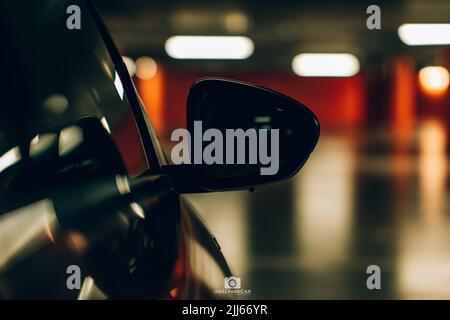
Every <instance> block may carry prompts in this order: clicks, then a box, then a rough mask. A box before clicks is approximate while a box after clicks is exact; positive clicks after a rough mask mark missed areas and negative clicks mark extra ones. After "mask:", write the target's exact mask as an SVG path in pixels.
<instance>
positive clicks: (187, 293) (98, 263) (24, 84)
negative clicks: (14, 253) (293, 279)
mask: <svg viewBox="0 0 450 320" xmlns="http://www.w3.org/2000/svg"><path fill="white" fill-rule="evenodd" d="M73 4H76V5H78V6H79V7H80V8H81V12H82V14H83V25H82V28H83V29H82V32H80V31H77V30H73V31H72V30H69V29H67V28H66V27H65V23H66V19H67V14H66V10H65V8H66V7H68V6H69V5H73ZM23 5H24V4H23V3H18V2H14V1H6V2H2V4H1V7H2V8H1V12H2V13H1V14H0V15H1V30H2V31H1V32H2V34H1V36H2V38H3V39H2V41H4V42H3V43H4V45H3V49H2V50H1V52H2V70H3V75H2V88H3V90H2V93H3V96H4V99H3V106H2V111H1V112H2V115H1V120H0V121H1V122H2V123H1V127H2V129H1V131H2V132H1V135H0V140H1V142H0V144H1V151H0V153H1V155H4V154H5V153H7V152H8V151H10V150H13V151H10V154H11V152H18V153H20V152H21V151H20V150H22V155H21V156H19V157H20V158H21V159H20V161H18V163H23V162H26V161H27V160H26V158H28V157H29V156H30V155H29V154H28V155H25V152H23V150H24V148H23V144H29V145H31V144H32V143H31V140H32V139H33V137H36V136H39V135H40V138H41V139H40V143H43V142H42V141H45V139H43V137H44V136H45V134H46V133H50V132H60V130H61V128H63V127H65V126H67V125H70V124H73V123H75V122H77V121H79V119H84V118H92V119H97V120H98V121H100V123H102V125H103V126H104V127H107V129H108V130H109V131H110V134H111V137H112V140H113V141H114V144H115V147H116V148H117V150H118V151H119V153H120V156H121V158H122V159H123V162H124V167H123V168H121V169H118V170H119V171H120V170H123V173H124V174H127V175H130V176H139V175H141V174H143V173H144V172H145V173H149V172H150V173H151V174H155V175H156V174H158V173H161V167H162V166H163V165H164V164H166V163H167V162H166V158H165V156H164V154H163V152H162V149H161V147H160V145H159V142H158V139H157V137H156V134H155V132H154V130H153V127H152V125H151V123H150V120H149V119H148V117H147V115H146V113H145V111H144V108H143V105H142V102H141V100H140V99H139V96H138V94H137V93H136V90H135V88H134V85H133V83H132V81H131V79H130V77H129V76H128V73H127V70H126V67H125V65H124V63H123V61H122V58H121V56H120V55H119V52H118V51H117V49H116V48H115V46H114V43H113V42H112V40H111V38H110V36H109V34H108V32H107V31H106V28H105V27H104V25H103V23H102V21H101V19H100V18H99V16H98V14H97V13H96V11H95V9H94V7H93V5H92V3H90V2H89V1H87V2H84V1H51V2H49V1H36V2H32V3H29V4H26V6H27V7H28V8H27V10H23ZM3 82H5V83H3ZM60 137H61V135H60ZM93 149H94V152H96V151H95V149H98V150H97V151H98V152H103V153H104V152H107V151H105V150H101V149H102V146H101V145H96V146H93ZM14 150H15V151H14ZM49 157H50V158H51V156H49ZM50 158H46V160H45V161H43V164H42V165H38V167H39V169H36V171H37V172H36V171H35V170H34V169H33V170H30V169H27V168H26V167H27V166H26V165H23V166H22V165H18V164H17V163H16V167H19V168H18V170H16V171H15V172H11V170H9V171H8V168H2V172H1V175H2V176H1V177H2V187H3V191H2V192H1V193H2V196H3V197H2V204H3V205H5V204H7V202H8V201H9V199H8V196H6V194H8V193H9V194H11V193H13V192H12V191H11V189H15V190H16V191H15V192H17V193H22V195H23V186H27V187H30V186H31V185H33V184H35V185H36V186H37V188H44V186H45V185H47V186H50V185H51V184H52V183H53V182H54V181H55V180H52V179H51V178H50V176H53V175H55V176H57V175H58V174H59V173H57V172H56V171H58V170H60V171H61V168H59V163H58V161H59V160H54V162H53V163H52V161H53V160H49V159H50ZM79 160H80V159H78V160H74V162H76V161H79ZM105 162H108V160H106V161H105ZM63 166H64V167H66V170H69V171H70V170H72V169H70V166H79V165H78V164H75V163H72V164H69V163H66V164H64V165H63ZM105 166H109V164H108V165H105ZM57 168H58V169H57ZM67 168H69V169H67ZM78 170H81V171H83V170H84V169H82V168H80V167H79V168H78ZM86 170H87V169H86ZM89 170H90V169H89ZM114 170H115V169H114ZM87 174H92V173H87ZM76 175H77V176H80V173H79V172H78V173H77V174H76ZM7 176H8V177H7ZM19 180H21V181H19ZM50 180H52V182H50ZM66 182H67V183H69V182H68V181H66ZM38 198H39V196H37V197H36V199H35V200H37V199H38ZM27 201H28V202H33V201H34V200H33V201H32V200H26V201H25V202H27ZM157 201H158V203H159V204H158V208H161V209H158V208H156V207H155V206H152V209H151V210H152V220H153V224H154V227H153V230H152V231H151V230H147V231H145V237H146V238H147V237H151V238H152V239H151V241H152V242H154V243H153V251H154V253H152V254H148V252H147V258H146V259H148V257H149V256H152V255H157V256H158V259H157V260H158V261H159V263H156V264H155V263H149V265H148V266H149V267H150V268H152V269H153V271H152V272H149V273H148V274H147V275H146V277H145V278H146V279H152V281H149V282H153V283H158V285H149V286H143V288H145V290H144V289H142V290H135V289H134V288H121V290H115V289H117V288H115V289H114V288H113V289H111V290H110V291H109V292H108V289H105V288H102V289H99V288H98V286H95V285H94V286H93V282H94V281H91V280H92V277H91V276H92V275H93V274H96V275H99V274H100V276H99V277H100V278H101V279H102V280H98V279H99V278H98V279H96V281H95V283H96V284H97V283H98V282H99V281H104V282H108V281H110V279H108V276H109V275H111V278H114V279H116V278H118V276H117V274H122V273H123V274H125V277H126V276H127V275H126V271H129V268H127V267H124V269H123V270H121V271H118V270H114V268H111V265H109V264H107V263H105V261H107V260H108V259H109V258H108V257H105V256H104V255H102V258H101V259H99V258H95V259H92V261H90V262H89V263H86V265H87V264H89V265H90V266H89V267H87V266H86V267H85V268H86V269H89V270H90V271H86V272H83V274H84V276H85V277H86V278H87V281H85V286H84V287H83V288H82V289H80V290H78V289H75V290H72V291H71V290H67V288H66V286H65V283H66V281H65V279H66V278H67V274H66V266H67V265H71V264H80V263H81V264H83V263H85V262H83V261H79V260H78V259H77V258H74V256H73V254H68V255H67V257H65V252H66V251H71V250H67V247H66V246H62V247H63V248H60V247H58V246H57V245H51V246H50V247H46V248H45V249H42V248H39V249H36V252H33V254H29V255H26V258H23V259H21V260H20V261H18V262H15V263H14V264H13V265H14V267H8V268H7V267H6V266H5V265H3V270H2V273H1V274H0V296H1V297H4V298H68V299H71V298H77V297H78V298H83V299H85V298H102V297H108V298H131V297H137V298H200V297H208V295H209V294H210V292H209V290H208V289H207V288H209V287H210V284H208V283H207V279H209V281H210V280H211V279H213V278H214V277H217V280H216V283H220V284H223V277H224V275H226V273H229V270H228V267H227V265H226V262H225V259H224V258H223V255H222V254H221V252H220V249H219V247H218V245H217V243H216V241H215V239H214V238H213V237H212V235H210V234H209V232H208V231H207V229H206V227H205V226H204V224H203V223H202V222H201V220H200V219H199V218H198V216H197V214H196V212H195V210H194V209H193V208H192V206H190V205H189V204H188V203H187V201H186V200H185V199H183V198H181V199H180V196H179V195H178V194H176V193H171V194H168V195H166V196H164V197H161V198H158V199H157ZM158 210H160V211H158ZM155 217H157V218H155ZM137 223H139V221H138V222H137ZM156 226H157V227H156ZM135 227H136V229H139V228H141V226H137V225H136V226H135ZM3 236H4V235H3ZM5 237H6V236H5ZM0 239H2V235H0ZM141 240H142V239H141ZM141 240H138V241H137V242H136V243H133V244H132V246H139V245H140V244H139V243H138V242H139V241H141ZM142 241H143V240H142ZM146 241H150V240H148V239H146ZM112 242H114V240H112ZM110 243H111V242H110ZM11 246H14V243H13V244H11V243H10V242H8V241H6V240H5V241H3V243H2V244H0V256H3V258H5V256H7V255H8V252H9V251H8V250H10V248H11ZM69 247H70V245H69ZM17 250H19V249H17ZM20 250H28V249H27V247H23V248H21V249H20ZM2 251H3V253H2V254H1V252H2ZM100 251H101V250H100ZM148 251H152V250H148ZM194 251H196V253H194ZM202 254H204V255H206V256H209V257H212V258H211V259H212V261H216V262H215V263H216V264H217V266H218V268H217V270H218V272H217V274H216V275H214V277H211V276H208V277H207V278H206V279H199V275H202V274H205V271H204V270H198V267H199V266H200V265H201V263H198V262H197V263H196V262H195V261H194V259H193V258H192V257H194V256H196V257H198V256H200V255H202ZM63 257H64V258H63ZM5 259H6V258H5ZM66 259H67V260H66ZM132 259H133V257H131V256H130V257H127V258H126V260H127V261H131V260H132ZM102 260H103V261H102ZM155 260H156V259H155ZM142 263H144V262H142ZM144 264H145V263H144ZM133 267H135V266H133ZM83 268H84V267H83V266H82V267H81V269H82V270H83ZM209 269H211V268H209ZM122 271H123V272H122ZM223 272H225V273H223ZM37 278H41V279H42V281H43V284H42V285H40V284H39V283H36V281H31V279H37ZM119 278H120V277H119ZM155 279H157V280H155ZM111 281H113V280H111ZM120 281H121V280H119V281H118V282H120ZM127 281H128V282H133V281H135V282H136V283H138V282H142V278H141V277H139V280H130V279H127ZM28 283H31V284H28ZM49 283H51V285H49ZM58 283H59V285H58ZM100 287H102V286H100ZM220 288H221V287H219V289H220ZM105 290H106V292H104V291H105ZM119 291H120V292H119ZM125 292H126V294H125Z"/></svg>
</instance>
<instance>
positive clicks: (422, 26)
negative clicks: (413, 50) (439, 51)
mask: <svg viewBox="0 0 450 320" xmlns="http://www.w3.org/2000/svg"><path fill="white" fill-rule="evenodd" d="M398 36H399V37H400V39H401V40H402V41H403V42H404V43H405V44H407V45H409V46H426V45H446V44H450V24H448V23H447V24H446V23H406V24H402V25H401V26H400V27H399V28H398Z"/></svg>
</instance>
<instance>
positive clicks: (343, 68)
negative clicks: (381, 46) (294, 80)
mask: <svg viewBox="0 0 450 320" xmlns="http://www.w3.org/2000/svg"><path fill="white" fill-rule="evenodd" d="M292 69H293V70H294V72H295V74H297V75H299V76H303V77H351V76H354V75H355V74H357V73H358V71H359V61H358V59H357V58H356V57H355V56H354V55H352V54H349V53H302V54H298V55H296V56H295V57H294V59H293V60H292Z"/></svg>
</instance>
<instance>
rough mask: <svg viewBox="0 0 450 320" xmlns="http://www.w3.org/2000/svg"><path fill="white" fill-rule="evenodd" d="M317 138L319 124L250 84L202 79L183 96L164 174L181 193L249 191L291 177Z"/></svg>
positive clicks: (279, 97) (299, 107) (301, 109)
mask: <svg viewBox="0 0 450 320" xmlns="http://www.w3.org/2000/svg"><path fill="white" fill-rule="evenodd" d="M183 130H184V131H183ZM318 138H319V122H318V120H317V118H316V116H315V115H314V114H313V113H312V112H311V111H310V110H309V109H308V108H307V107H305V106H304V105H303V104H301V103H299V102H297V101H295V100H293V99H291V98H289V97H287V96H285V95H282V94H280V93H278V92H275V91H272V90H269V89H266V88H263V87H260V86H256V85H253V84H248V83H244V82H240V81H236V80H229V79H219V78H204V79H200V80H198V81H197V82H195V83H194V84H193V85H192V87H191V89H190V91H189V95H188V99H187V131H186V129H177V130H175V131H174V132H173V133H172V136H171V140H172V141H175V142H178V144H177V145H175V146H174V147H173V149H172V152H171V157H172V162H173V163H174V164H173V165H170V166H167V168H166V170H168V171H169V173H170V174H171V176H172V179H173V184H174V187H175V189H177V190H178V191H179V192H182V193H194V192H205V191H224V190H237V189H248V188H249V189H252V188H255V187H256V186H258V185H264V184H268V183H273V182H278V181H282V180H285V179H288V178H289V177H291V176H292V175H294V174H295V173H296V172H297V171H298V170H300V168H301V167H302V166H303V164H304V163H305V161H306V160H307V159H308V157H309V155H310V153H311V152H312V151H313V149H314V147H315V145H316V143H317V141H318ZM186 150H187V151H188V152H186Z"/></svg>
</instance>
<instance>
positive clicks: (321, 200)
mask: <svg viewBox="0 0 450 320" xmlns="http://www.w3.org/2000/svg"><path fill="white" fill-rule="evenodd" d="M95 3H96V5H97V7H98V9H99V10H100V12H101V14H102V16H103V18H104V19H105V21H106V24H107V26H108V28H109V30H110V31H111V32H112V36H113V38H114V40H115V41H116V44H117V45H118V47H119V49H120V51H121V53H122V54H123V56H124V60H125V62H126V63H127V66H128V69H129V72H130V74H131V75H132V76H133V79H134V81H135V84H136V87H137V89H138V91H139V92H140V95H141V98H142V100H143V101H144V103H145V105H146V108H147V112H148V114H149V116H150V118H151V121H152V122H153V124H154V126H155V127H156V130H157V132H158V134H159V136H160V137H161V138H162V139H163V141H164V144H165V145H166V148H167V149H168V148H169V147H168V144H167V141H168V137H169V136H170V133H171V131H172V130H173V129H175V128H179V127H184V126H185V102H186V96H187V92H188V90H189V87H190V86H191V84H192V83H193V82H194V81H195V80H196V79H198V78H201V77H205V76H220V77H227V78H233V79H239V80H244V81H248V82H252V83H256V84H259V85H262V86H266V87H269V88H272V89H275V90H277V91H280V92H282V93H284V94H286V95H289V96H291V97H293V98H295V99H297V100H299V101H301V102H302V103H304V104H305V105H307V106H308V107H309V108H311V109H312V110H313V111H314V113H315V114H316V115H317V117H318V118H319V121H320V123H321V126H322V134H321V137H320V140H319V143H318V146H317V148H316V150H315V152H314V153H313V154H312V156H311V158H310V159H309V161H308V163H307V164H306V165H305V167H304V168H303V170H302V171H301V172H300V173H299V174H297V175H296V176H295V177H294V178H293V179H291V180H289V181H287V182H284V183H282V184H278V185H274V186H269V187H264V188H260V189H258V190H256V191H255V192H253V193H249V192H244V191H243V192H227V193H220V194H219V193H218V194H207V195H195V196H187V197H188V198H189V199H190V200H191V201H192V202H193V204H194V206H195V207H197V208H198V209H199V211H200V214H201V215H202V216H203V217H204V219H205V221H206V223H207V225H208V226H209V227H210V229H211V231H212V232H213V233H214V234H215V235H216V236H217V238H218V240H219V243H220V244H221V246H222V250H223V251H224V253H225V256H226V257H227V258H228V261H229V264H230V265H231V267H232V269H233V270H234V273H235V274H236V276H239V277H241V279H242V280H241V281H242V286H243V288H245V289H250V290H252V295H251V296H249V297H248V298H252V299H258V298H272V299H312V298H326V299H328V298H394V299H405V298H407V299H410V298H450V208H449V201H448V199H449V197H448V195H449V188H448V181H449V179H448V177H449V174H448V173H449V170H448V168H449V166H448V164H449V163H448V152H449V149H450V148H449V143H448V141H449V138H450V130H449V128H450V98H449V89H448V87H449V72H448V70H449V69H450V2H449V1H448V0H427V1H425V0H423V1H418V0H403V1H377V2H376V3H370V2H364V1H339V2H337V1H302V0H296V1H289V0H287V1H268V0H242V1H223V2H218V1H189V2H186V1H176V0H164V1H156V0H154V1H145V0H133V1H108V0H95ZM371 4H377V5H378V6H379V7H380V9H381V29H380V30H378V29H374V30H370V29H368V28H367V26H366V21H367V19H368V18H369V16H370V14H367V13H366V10H367V7H368V6H369V5H371ZM416 24H419V25H416ZM185 36H189V37H185ZM192 36H196V37H195V38H194V37H192ZM205 36H220V37H219V38H208V37H205ZM208 41H213V42H212V43H211V42H208ZM317 54H319V55H317ZM324 54H326V55H324ZM330 54H332V55H330ZM237 116H238V115H237ZM372 264H375V265H379V266H380V268H381V271H382V290H373V291H370V290H368V289H367V287H366V279H367V277H368V275H367V274H366V268H367V267H368V266H369V265H372Z"/></svg>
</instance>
